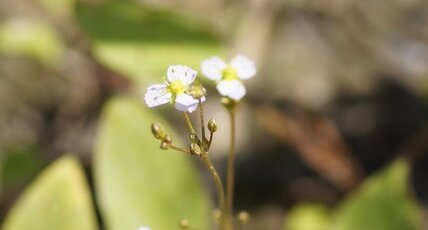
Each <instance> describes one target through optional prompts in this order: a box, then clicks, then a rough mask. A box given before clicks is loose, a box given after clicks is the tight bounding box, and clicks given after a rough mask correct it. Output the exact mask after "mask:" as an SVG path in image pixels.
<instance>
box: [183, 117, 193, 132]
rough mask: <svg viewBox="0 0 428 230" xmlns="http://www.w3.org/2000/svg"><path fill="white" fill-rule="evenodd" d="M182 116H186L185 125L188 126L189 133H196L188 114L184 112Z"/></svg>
mask: <svg viewBox="0 0 428 230" xmlns="http://www.w3.org/2000/svg"><path fill="white" fill-rule="evenodd" d="M184 117H185V118H186V122H187V126H189V129H190V132H191V133H196V132H195V128H194V127H193V124H192V121H191V120H190V118H189V114H187V112H184Z"/></svg>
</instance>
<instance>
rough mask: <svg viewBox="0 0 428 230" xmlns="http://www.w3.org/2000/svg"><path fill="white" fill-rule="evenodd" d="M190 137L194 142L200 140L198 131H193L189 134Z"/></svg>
mask: <svg viewBox="0 0 428 230" xmlns="http://www.w3.org/2000/svg"><path fill="white" fill-rule="evenodd" d="M189 138H190V141H191V142H192V143H196V142H198V136H197V135H196V133H191V134H190V136H189Z"/></svg>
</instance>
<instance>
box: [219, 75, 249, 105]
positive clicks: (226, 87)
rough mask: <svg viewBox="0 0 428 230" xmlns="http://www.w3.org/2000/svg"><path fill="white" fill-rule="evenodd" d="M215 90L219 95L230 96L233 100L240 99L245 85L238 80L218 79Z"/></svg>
mask: <svg viewBox="0 0 428 230" xmlns="http://www.w3.org/2000/svg"><path fill="white" fill-rule="evenodd" d="M217 90H218V91H219V92H220V94H221V95H223V96H227V97H230V98H232V99H234V100H240V99H241V98H242V97H244V96H245V94H246V90H245V86H244V85H243V84H242V82H240V81H238V80H233V81H230V80H223V81H220V82H219V83H218V84H217Z"/></svg>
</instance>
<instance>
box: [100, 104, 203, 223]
mask: <svg viewBox="0 0 428 230" xmlns="http://www.w3.org/2000/svg"><path fill="white" fill-rule="evenodd" d="M159 121H160V118H159V117H158V116H156V115H155V114H153V113H151V111H149V110H148V109H143V106H142V105H141V104H140V103H138V102H136V101H132V100H130V99H123V98H120V99H113V100H112V101H110V102H109V103H108V104H107V107H106V109H105V110H104V112H103V119H102V121H101V129H100V132H99V139H98V143H97V150H96V155H95V180H96V181H95V183H96V191H97V194H98V202H99V204H100V209H101V212H102V215H103V217H104V220H105V221H106V226H107V227H108V229H111V230H123V229H137V228H138V227H139V226H150V227H151V228H152V229H177V228H178V222H179V220H180V219H182V218H186V219H188V220H189V221H190V224H191V225H192V226H194V227H195V229H209V227H208V226H209V219H210V218H209V210H210V207H209V206H210V205H209V199H208V197H207V194H206V191H205V190H204V189H203V188H202V186H201V183H200V181H199V177H198V174H197V173H198V172H197V171H196V170H195V168H194V165H193V164H192V163H191V162H190V157H189V156H187V155H185V154H182V153H178V152H175V151H173V150H170V151H163V150H161V149H160V148H159V141H158V140H156V139H155V138H154V137H153V136H152V134H151V132H150V125H151V123H152V122H159ZM162 124H165V122H163V121H162ZM164 128H165V130H166V131H168V132H170V131H171V129H170V128H169V127H168V126H164ZM176 139H177V137H176V136H174V142H176V141H177V140H176Z"/></svg>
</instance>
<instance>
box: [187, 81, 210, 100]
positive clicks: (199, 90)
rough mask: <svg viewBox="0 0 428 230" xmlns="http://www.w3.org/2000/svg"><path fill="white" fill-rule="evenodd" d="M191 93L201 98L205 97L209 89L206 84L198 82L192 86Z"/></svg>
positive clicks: (196, 97)
mask: <svg viewBox="0 0 428 230" xmlns="http://www.w3.org/2000/svg"><path fill="white" fill-rule="evenodd" d="M190 94H191V95H192V96H193V97H194V98H195V99H200V98H202V97H204V96H205V95H206V94H207V90H206V89H205V88H204V86H203V85H202V84H201V83H199V82H196V83H194V84H193V85H192V87H191V88H190Z"/></svg>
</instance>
